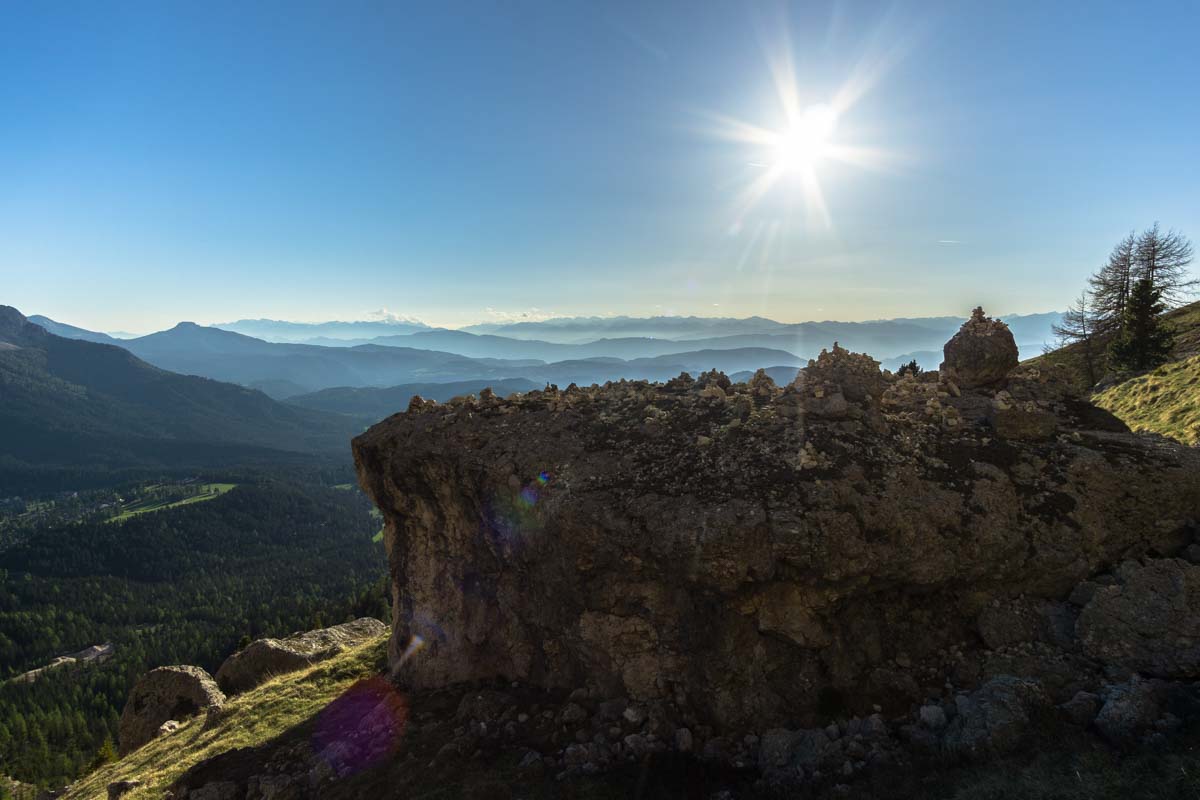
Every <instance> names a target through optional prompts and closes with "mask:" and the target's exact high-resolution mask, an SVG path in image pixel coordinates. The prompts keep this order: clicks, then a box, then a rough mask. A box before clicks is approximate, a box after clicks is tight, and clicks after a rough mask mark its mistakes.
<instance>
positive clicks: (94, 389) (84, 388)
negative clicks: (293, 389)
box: [0, 306, 354, 467]
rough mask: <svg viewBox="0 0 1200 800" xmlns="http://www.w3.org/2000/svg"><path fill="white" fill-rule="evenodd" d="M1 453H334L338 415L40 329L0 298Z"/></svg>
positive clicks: (340, 433)
mask: <svg viewBox="0 0 1200 800" xmlns="http://www.w3.org/2000/svg"><path fill="white" fill-rule="evenodd" d="M0 387H2V389H3V397H4V402H3V403H0V458H5V459H7V460H8V461H9V462H10V463H11V462H16V463H25V464H41V465H50V464H69V465H72V466H75V467H78V466H82V465H86V464H104V465H109V466H126V465H130V464H204V463H228V462H230V461H231V460H239V459H269V458H274V457H278V456H279V455H281V454H284V453H293V454H295V453H342V452H344V451H345V448H346V446H347V444H346V443H347V442H348V437H349V436H350V435H351V434H352V432H353V430H354V427H353V425H351V424H349V423H348V422H347V421H346V420H344V419H342V418H339V417H336V416H332V415H327V414H322V413H320V412H316V411H310V410H307V409H301V408H296V407H294V406H288V405H284V404H282V403H279V402H276V401H274V400H272V399H271V398H269V397H267V396H266V395H264V394H262V393H261V392H257V391H253V390H250V389H246V388H244V387H241V386H234V385H231V384H228V383H221V382H219V381H214V380H210V379H207V378H199V377H191V376H186V375H178V374H175V373H172V372H169V371H167V370H163V369H159V368H157V367H154V366H151V365H150V364H147V363H146V362H144V361H142V360H141V359H139V358H137V357H136V356H134V355H132V354H131V353H130V352H129V351H127V350H125V349H123V348H121V347H117V346H114V345H108V344H98V343H93V342H87V341H82V340H78V339H67V338H63V337H61V336H56V335H54V334H52V333H49V332H47V331H46V330H45V329H43V328H41V327H40V326H38V325H35V324H33V323H31V322H29V321H28V320H26V319H25V317H24V316H22V315H21V314H20V312H18V311H17V310H16V309H14V308H10V307H8V306H0Z"/></svg>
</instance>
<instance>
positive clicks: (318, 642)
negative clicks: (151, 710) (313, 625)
mask: <svg viewBox="0 0 1200 800" xmlns="http://www.w3.org/2000/svg"><path fill="white" fill-rule="evenodd" d="M387 630H388V628H387V625H385V624H383V623H382V622H380V621H379V620H377V619H373V618H371V617H363V618H361V619H356V620H354V621H353V622H346V623H343V624H341V625H334V626H333V627H331V628H321V629H319V630H315V631H306V632H304V633H296V634H292V635H291V636H289V637H287V638H286V639H258V640H257V641H254V642H251V643H250V644H249V645H247V646H246V648H245V649H244V650H241V651H239V652H237V653H234V654H233V655H231V656H230V657H229V658H227V659H225V663H223V664H221V668H220V669H218V670H217V684H218V685H220V687H221V688H222V689H223V690H224V691H225V692H227V693H229V694H237V693H239V692H245V691H249V690H250V689H253V688H254V687H256V686H258V685H259V684H262V683H264V682H265V681H267V680H268V679H270V678H271V677H273V676H275V675H283V674H285V673H288V672H295V671H296V670H300V669H304V668H306V667H310V666H312V665H313V664H316V663H318V662H320V661H324V660H325V659H327V658H332V657H333V656H335V655H337V654H338V653H341V652H342V651H344V650H346V649H347V648H350V647H354V646H356V645H360V644H364V643H365V642H369V641H370V640H372V639H374V638H376V637H379V636H382V635H383V634H385V633H387Z"/></svg>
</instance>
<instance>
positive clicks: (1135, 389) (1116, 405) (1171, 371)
mask: <svg viewBox="0 0 1200 800" xmlns="http://www.w3.org/2000/svg"><path fill="white" fill-rule="evenodd" d="M1093 400H1094V402H1095V403H1096V405H1098V406H1100V407H1101V408H1106V409H1108V410H1109V411H1111V412H1112V413H1113V414H1115V415H1117V416H1118V417H1120V418H1121V420H1122V421H1124V422H1125V424H1126V425H1128V426H1129V427H1130V428H1132V429H1133V430H1135V431H1152V432H1154V433H1161V434H1162V435H1164V436H1170V437H1171V438H1172V439H1178V440H1179V441H1181V442H1184V443H1186V444H1200V356H1193V357H1191V358H1189V359H1186V360H1184V361H1175V362H1172V363H1170V364H1164V365H1162V366H1161V367H1159V368H1158V369H1156V370H1154V371H1153V372H1150V373H1147V374H1145V375H1141V376H1139V377H1136V378H1132V379H1130V380H1128V381H1125V382H1124V383H1120V384H1117V385H1116V386H1113V387H1111V388H1109V389H1106V390H1104V391H1103V392H1101V393H1100V394H1098V395H1096V396H1095V397H1094V398H1093Z"/></svg>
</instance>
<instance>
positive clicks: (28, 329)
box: [0, 306, 47, 346]
mask: <svg viewBox="0 0 1200 800" xmlns="http://www.w3.org/2000/svg"><path fill="white" fill-rule="evenodd" d="M46 335H47V333H46V331H45V330H43V329H42V328H40V327H38V326H37V325H34V324H33V323H32V322H30V321H29V320H28V319H26V318H25V315H24V314H22V313H21V312H20V311H18V310H17V309H15V308H13V307H12V306H0V341H3V342H7V343H9V344H15V345H21V346H24V345H28V344H30V343H32V342H35V341H37V340H38V339H40V338H42V337H45V336H46Z"/></svg>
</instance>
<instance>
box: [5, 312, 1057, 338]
mask: <svg viewBox="0 0 1200 800" xmlns="http://www.w3.org/2000/svg"><path fill="white" fill-rule="evenodd" d="M17 310H18V311H20V312H21V313H23V314H25V315H26V316H43V317H47V318H49V319H52V320H54V321H55V322H58V323H63V324H66V325H73V326H75V327H77V328H83V329H85V330H89V331H93V332H95V333H105V334H108V335H109V336H113V337H115V338H118V339H121V338H136V337H139V336H146V335H148V334H151V333H158V332H160V331H164V330H169V329H171V328H173V327H175V326H176V325H179V324H181V323H189V322H190V323H194V324H196V325H201V326H204V327H216V328H219V327H221V326H224V325H231V324H233V323H236V322H243V321H269V322H285V323H298V324H304V325H320V324H329V323H343V324H344V323H358V322H361V323H383V324H387V323H401V324H402V323H405V322H408V323H419V324H422V325H426V326H428V327H429V328H431V329H446V330H463V329H466V328H470V327H475V326H481V325H504V324H513V323H521V322H550V321H554V320H567V319H580V320H583V319H595V320H605V319H608V320H612V319H620V318H629V319H656V318H667V319H672V318H673V319H684V318H698V319H709V320H717V319H747V318H748V317H754V316H762V315H754V314H751V315H747V317H730V316H727V315H723V314H671V313H659V314H647V315H644V316H642V315H632V314H578V315H554V316H547V317H539V318H537V319H532V318H528V319H508V320H488V319H479V320H476V321H474V322H464V323H461V324H458V325H439V324H435V323H433V322H430V321H429V320H425V319H421V318H420V317H417V316H408V315H405V316H404V317H403V318H397V316H398V315H396V316H394V317H393V318H384V317H381V316H372V314H377V313H378V312H363V313H362V315H360V316H358V317H354V318H345V319H319V318H314V319H284V318H281V317H271V316H256V317H242V318H239V319H218V320H213V321H205V320H200V319H192V318H185V319H179V320H176V321H174V322H172V323H169V324H167V325H165V326H164V327H162V328H153V329H147V330H138V331H133V330H129V329H128V328H125V329H119V330H117V329H114V330H105V329H102V328H95V327H90V326H88V325H85V324H83V323H81V322H77V321H74V320H71V319H63V318H60V317H56V316H55V315H53V314H46V313H44V312H42V311H36V310H33V311H29V310H26V309H22V308H20V307H17ZM985 311H986V312H987V313H988V316H991V317H994V318H999V319H1003V318H1005V317H1029V316H1040V315H1045V314H1060V313H1061V310H1060V309H1049V310H1046V311H1030V312H1012V313H1004V312H993V311H992V310H991V309H986V308H985ZM970 315H971V314H970V309H967V310H965V311H964V312H962V313H957V314H955V313H949V314H921V315H913V314H909V315H905V316H904V317H863V318H861V319H835V318H833V317H826V318H821V319H790V320H788V319H776V318H773V317H768V319H771V320H772V321H773V322H779V323H782V324H785V325H793V324H801V323H823V322H843V323H855V322H884V321H890V320H893V319H922V318H923V319H931V318H943V317H953V318H956V319H966V318H968V317H969V316H970Z"/></svg>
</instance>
